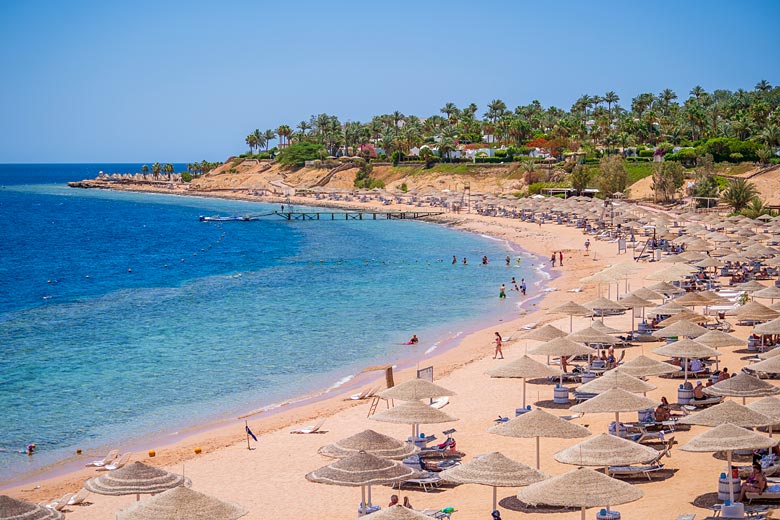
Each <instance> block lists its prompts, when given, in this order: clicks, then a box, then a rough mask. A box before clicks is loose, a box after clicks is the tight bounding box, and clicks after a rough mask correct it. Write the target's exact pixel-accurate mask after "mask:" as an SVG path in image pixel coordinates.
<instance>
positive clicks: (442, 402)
mask: <svg viewBox="0 0 780 520" xmlns="http://www.w3.org/2000/svg"><path fill="white" fill-rule="evenodd" d="M449 402H450V398H449V397H447V396H444V397H439V398H438V399H434V400H433V402H432V403H431V408H436V409H441V408H444V407H445V406H447V405H448V404H449Z"/></svg>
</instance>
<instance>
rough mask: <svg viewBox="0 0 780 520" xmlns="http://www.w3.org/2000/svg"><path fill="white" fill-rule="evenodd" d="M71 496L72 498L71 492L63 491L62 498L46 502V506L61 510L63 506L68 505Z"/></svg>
mask: <svg viewBox="0 0 780 520" xmlns="http://www.w3.org/2000/svg"><path fill="white" fill-rule="evenodd" d="M71 498H73V493H65V494H64V495H63V496H62V498H60V499H58V500H55V501H54V502H50V503H48V504H46V507H48V508H49V509H54V510H55V511H62V510H63V509H65V506H67V505H68V502H69V501H70V499H71Z"/></svg>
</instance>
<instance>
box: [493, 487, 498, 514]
mask: <svg viewBox="0 0 780 520" xmlns="http://www.w3.org/2000/svg"><path fill="white" fill-rule="evenodd" d="M497 506H498V488H497V487H496V486H493V511H495V510H496V509H498V507H497Z"/></svg>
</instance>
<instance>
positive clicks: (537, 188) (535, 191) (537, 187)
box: [528, 182, 569, 195]
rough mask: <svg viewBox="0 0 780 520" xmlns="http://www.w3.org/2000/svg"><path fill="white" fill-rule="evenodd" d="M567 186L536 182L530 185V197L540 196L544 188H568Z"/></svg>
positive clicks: (559, 183) (557, 183) (558, 183)
mask: <svg viewBox="0 0 780 520" xmlns="http://www.w3.org/2000/svg"><path fill="white" fill-rule="evenodd" d="M568 187H569V186H567V185H566V184H564V183H562V182H534V183H533V184H529V185H528V194H529V195H539V193H541V192H542V190H543V189H544V188H568Z"/></svg>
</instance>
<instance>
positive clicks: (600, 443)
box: [553, 433, 658, 467]
mask: <svg viewBox="0 0 780 520" xmlns="http://www.w3.org/2000/svg"><path fill="white" fill-rule="evenodd" d="M657 457H658V451H656V450H655V449H653V448H650V447H648V446H643V445H641V444H639V443H638V442H634V441H629V440H627V439H622V438H620V437H617V436H615V435H609V434H608V433H601V434H599V435H595V436H593V437H591V438H590V439H585V440H584V441H582V442H579V443H577V444H575V445H574V446H569V447H568V448H565V449H563V450H561V451H559V452H558V453H556V454H555V455H553V458H554V459H555V460H557V461H558V462H562V463H563V464H572V465H574V466H604V467H608V466H628V465H631V464H640V463H644V462H647V461H649V460H653V459H655V458H657Z"/></svg>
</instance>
